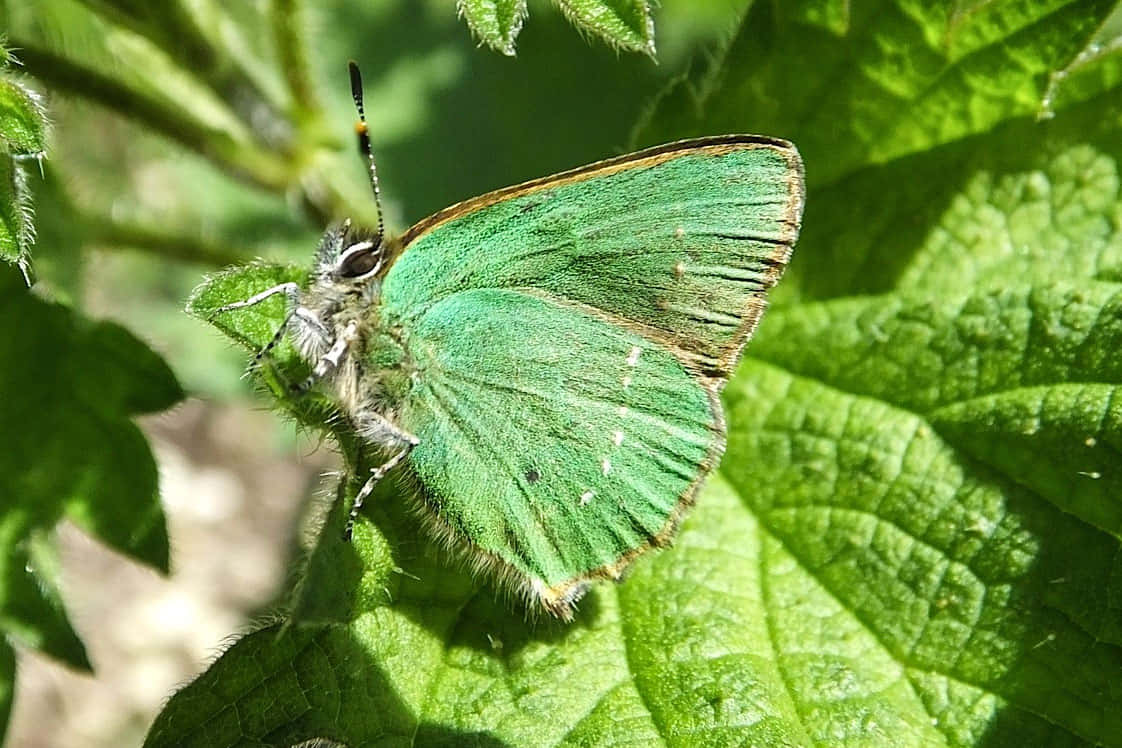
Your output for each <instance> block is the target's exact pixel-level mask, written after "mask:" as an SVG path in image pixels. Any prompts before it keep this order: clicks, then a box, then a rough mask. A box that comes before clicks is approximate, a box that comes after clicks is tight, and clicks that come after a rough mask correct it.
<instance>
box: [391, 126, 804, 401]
mask: <svg viewBox="0 0 1122 748" xmlns="http://www.w3.org/2000/svg"><path fill="white" fill-rule="evenodd" d="M749 148H770V149H773V150H775V151H778V152H780V153H782V154H783V155H784V156H785V157H786V159H787V162H788V164H789V165H790V169H789V171H788V177H787V178H788V195H789V201H788V203H787V206H786V209H785V211H784V224H785V229H786V230H785V235H784V238H783V239H782V240H781V241H779V242H778V243H776V245H775V248H774V250H773V251H772V252H771V255H770V256H769V258H768V259H769V261H770V264H771V267H772V268H773V272H772V273H771V274H770V275H769V277H768V279H767V288H766V289H764V292H765V293H766V290H767V289H770V288H771V287H772V286H774V285H775V283H776V282H777V281H778V280H779V277H780V275H782V273H783V270H784V268H786V266H787V262H788V261H789V260H790V258H791V251H792V249H793V247H794V245H795V240H796V239H797V238H798V235H799V228H800V227H801V223H802V214H803V204H804V203H805V201H806V183H805V178H804V169H803V162H802V158H801V157H800V156H799V152H798V150H797V149H796V148H795V146H794V144H793V143H791V142H789V141H787V140H783V139H781V138H773V137H769V136H767V135H714V136H709V137H704V138H691V139H688V140H678V141H674V142H672V143H665V144H663V145H659V146H655V147H653V148H647V149H645V150H642V151H636V152H635V153H628V154H624V155H622V156H616V157H614V158H609V159H605V160H603V161H596V162H594V163H591V164H587V165H585V166H581V167H578V168H576V169H570V170H569V171H563V172H560V173H557V174H552V175H550V176H547V177H541V178H538V179H533V180H530V181H529V182H523V183H521V184H516V185H513V186H511V187H504V188H502V189H499V190H495V191H493V192H488V193H486V194H483V195H480V196H478V197H473V198H470V199H468V200H464V201H462V202H459V203H456V204H454V205H450V206H449V207H447V208H444V209H443V210H440V211H438V212H436V213H433V214H432V215H431V216H429V217H428V218H424V219H422V220H420V221H418V222H417V223H415V224H413V226H411V227H410V228H409V229H408V230H406V232H405V233H404V234H402V235H401V237H400V238H399V239H398V240H397V241H396V242H394V244H393V245H391V248H390V253H391V255H392V257H391V259H390V261H389V262H388V263H386V266H385V268H384V269H383V271H382V273H383V274H384V273H387V272H389V269H390V267H392V265H393V263H394V261H395V260H396V259H397V258H398V257H399V256H400V255H401V253H402V252H404V251H405V250H406V249H407V248H408V247H409V245H410V244H411V243H412V242H414V241H416V240H417V239H418V238H420V237H421V236H423V235H425V234H426V233H428V232H429V231H432V230H433V229H435V228H436V227H438V226H440V225H441V224H443V223H446V222H448V221H451V220H454V219H456V218H458V217H459V216H462V215H465V214H467V213H471V212H473V211H476V210H480V209H482V208H486V207H489V206H491V205H495V204H496V203H499V202H502V201H504V200H509V199H511V198H515V197H521V196H523V195H527V194H530V193H532V192H534V191H536V190H540V189H548V188H552V187H556V186H558V185H562V184H566V183H571V182H580V181H583V180H585V179H591V178H592V177H596V176H605V175H607V174H612V173H615V172H619V171H623V170H624V169H631V168H635V167H649V166H655V165H657V164H659V163H662V162H665V161H670V160H672V159H674V158H675V157H676V156H678V155H681V154H683V153H685V152H696V151H699V150H705V151H708V152H710V153H713V154H720V153H727V152H730V151H735V150H740V149H749ZM766 305H767V302H766V300H765V299H764V296H763V293H761V294H760V295H758V296H753V297H750V298H749V299H748V300H747V303H746V304H745V307H744V308H743V309H740V310H738V311H739V313H740V314H741V316H742V317H743V320H744V321H743V323H742V324H741V325H740V327H739V328H738V329H737V330H736V332H735V333H734V334H733V336H732V339H731V340H730V341H729V343H728V344H727V345H726V346H724V347H723V348H722V349H721V350H720V351H719V357H718V365H717V366H716V367H715V368H710V367H705V370H700V369H699V368H698V367H697V366H696V363H695V362H692V361H686V360H683V363H684V364H686V365H687V366H688V367H689V368H690V369H691V370H693V371H695V373H697V374H698V375H699V376H701V377H702V378H705V379H715V380H717V381H719V382H721V383H722V384H723V381H724V380H726V379H727V378H728V377H729V376H730V375H731V373H732V369H733V367H734V366H735V365H736V362H737V359H739V358H740V352H741V350H742V349H743V348H744V345H745V344H746V343H747V342H748V340H749V339H750V338H751V337H752V333H753V332H755V329H756V325H757V324H758V323H759V320H760V317H761V316H762V315H763V312H764V309H765V308H766Z"/></svg>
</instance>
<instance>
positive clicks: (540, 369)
mask: <svg viewBox="0 0 1122 748" xmlns="http://www.w3.org/2000/svg"><path fill="white" fill-rule="evenodd" d="M802 201H803V180H802V165H801V162H800V160H799V157H798V153H797V152H796V151H795V149H794V147H793V146H791V145H790V144H788V143H786V142H784V141H777V140H771V139H766V138H758V137H750V136H729V137H724V138H709V139H703V140H694V141H683V142H681V143H676V144H671V145H668V146H662V147H660V148H655V149H651V150H648V151H643V152H640V153H637V154H632V155H630V156H625V157H622V158H619V159H614V160H610V161H605V162H601V163H599V164H594V165H592V166H589V167H586V168H584V169H578V170H575V171H573V172H567V173H565V174H561V175H557V176H554V177H549V178H546V179H543V180H538V181H536V182H531V183H528V184H525V185H520V186H518V187H514V188H510V189H507V190H500V191H499V192H495V193H491V194H489V195H485V196H483V197H480V198H476V199H475V200H471V201H468V202H466V203H462V204H460V205H458V206H453V207H452V208H450V209H448V210H446V211H442V212H441V213H438V214H436V215H435V216H433V217H431V218H429V219H426V220H425V221H422V222H421V223H420V224H418V225H417V226H415V227H414V228H413V229H410V231H409V232H407V234H406V235H405V237H404V250H403V252H402V254H401V255H400V257H399V258H398V259H397V260H396V262H395V263H394V264H393V266H392V267H391V268H390V270H389V272H388V273H387V275H386V277H385V278H384V281H383V287H382V298H381V304H380V307H379V314H380V315H381V322H382V324H383V325H385V326H387V327H389V328H391V329H396V330H400V331H401V332H400V334H401V337H402V340H403V342H404V343H405V346H406V351H407V357H408V358H409V359H410V361H411V364H410V365H411V366H412V367H414V371H415V372H416V376H415V378H414V385H413V389H412V391H411V392H410V393H409V395H408V397H407V398H406V401H405V403H404V404H403V407H402V412H401V415H400V423H401V426H402V427H403V428H405V429H407V430H409V431H411V432H412V433H414V434H415V435H416V436H418V438H419V439H420V444H419V445H418V446H417V447H416V448H415V449H414V450H413V452H412V454H411V456H410V463H411V465H412V468H413V472H414V473H415V475H416V477H417V478H418V480H419V482H420V484H421V486H420V487H421V489H422V490H421V492H420V495H421V496H422V499H423V501H424V503H425V507H426V508H427V514H428V516H429V517H430V518H431V520H432V524H433V525H434V527H436V528H437V529H438V530H439V531H440V532H442V533H443V534H444V535H445V536H446V537H448V538H449V539H451V540H454V541H456V542H457V543H459V544H461V545H466V546H468V547H469V548H470V550H471V552H472V554H473V558H475V559H476V560H477V561H478V562H480V563H481V564H483V565H485V566H492V567H494V568H495V569H496V570H497V571H498V572H499V573H500V574H501V575H505V576H506V577H507V578H508V579H509V580H510V581H512V582H513V583H514V584H515V586H517V587H518V588H520V589H521V590H523V591H525V592H527V593H529V594H530V595H531V596H532V597H534V598H536V599H538V600H539V601H541V602H542V603H543V604H544V605H545V606H546V607H547V608H549V609H550V610H552V611H553V612H554V613H557V614H559V615H563V616H565V615H568V614H569V612H570V609H571V605H572V603H573V602H574V601H575V600H576V599H577V598H579V597H580V595H581V594H582V593H583V591H584V589H585V588H586V587H587V582H588V581H589V580H591V579H596V578H603V577H618V575H619V572H620V571H621V570H622V568H623V567H624V566H626V564H627V563H628V562H629V561H630V560H631V559H632V558H633V557H634V556H635V555H637V554H638V553H640V552H642V551H643V550H645V549H646V548H648V547H650V546H651V545H657V544H659V543H662V542H664V541H666V540H668V539H669V537H670V536H671V535H672V534H673V532H674V529H675V527H676V524H677V522H678V520H679V518H680V516H681V513H682V511H683V510H684V507H686V506H688V504H689V503H690V501H691V500H692V498H693V495H694V494H695V493H696V490H697V488H698V486H699V485H700V481H701V480H702V479H703V478H704V476H705V475H706V474H707V473H708V471H709V470H711V469H712V468H713V466H714V465H715V464H716V461H717V459H719V455H720V451H721V449H722V448H723V437H724V425H723V420H722V414H721V407H720V402H719V400H718V397H717V395H718V392H719V389H720V387H721V386H722V385H723V383H724V381H725V380H726V379H727V377H728V376H729V374H730V372H731V370H732V368H733V366H734V365H735V363H736V359H737V357H738V356H739V351H740V348H741V347H742V345H743V344H744V342H745V341H746V340H747V338H748V337H749V336H750V335H751V332H752V330H753V329H754V328H755V325H756V322H757V320H758V319H759V316H760V314H761V313H762V311H763V308H764V305H765V300H764V295H765V293H766V291H767V290H768V289H769V288H770V287H771V286H772V285H774V283H775V282H776V280H777V279H778V277H779V275H780V273H781V272H782V270H783V268H784V266H785V265H786V262H787V260H788V258H789V256H790V251H791V247H792V245H793V243H794V241H795V238H796V236H797V233H798V227H799V221H800V218H801V212H802Z"/></svg>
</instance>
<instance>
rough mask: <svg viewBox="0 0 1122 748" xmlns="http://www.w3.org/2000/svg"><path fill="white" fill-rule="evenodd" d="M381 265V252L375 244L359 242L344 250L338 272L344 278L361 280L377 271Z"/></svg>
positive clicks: (337, 266)
mask: <svg viewBox="0 0 1122 748" xmlns="http://www.w3.org/2000/svg"><path fill="white" fill-rule="evenodd" d="M381 263H382V256H381V252H380V251H378V248H377V247H375V246H374V242H358V243H357V244H352V245H351V246H349V247H347V248H346V249H345V250H343V256H342V257H340V258H339V263H338V265H336V272H337V273H339V275H341V276H343V277H344V278H361V277H362V276H364V275H368V274H369V273H372V272H374V271H375V270H377V269H378V267H379V266H380V265H381Z"/></svg>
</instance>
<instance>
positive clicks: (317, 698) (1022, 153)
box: [148, 0, 1122, 746]
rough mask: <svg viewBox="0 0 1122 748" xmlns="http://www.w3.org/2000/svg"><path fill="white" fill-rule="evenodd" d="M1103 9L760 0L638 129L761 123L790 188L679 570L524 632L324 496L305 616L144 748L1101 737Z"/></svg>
mask: <svg viewBox="0 0 1122 748" xmlns="http://www.w3.org/2000/svg"><path fill="white" fill-rule="evenodd" d="M1111 11H1112V6H1111V4H1107V3H1093V2H1091V3H1062V2H1055V3H1047V4H1045V3H1033V4H1022V3H1012V2H1010V3H1003V2H999V3H990V4H986V5H982V6H978V7H973V8H969V9H967V8H965V7H959V6H954V9H953V10H952V9H951V6H938V7H936V6H932V5H931V4H921V3H910V2H906V1H905V0H895V1H893V2H880V3H868V4H863V5H857V4H851V3H844V2H840V1H839V2H815V3H801V4H788V3H774V4H772V3H768V2H758V3H756V4H755V5H754V6H753V8H752V10H751V12H750V13H749V14H748V15H747V17H746V18H745V22H744V24H743V26H742V28H741V31H740V33H739V34H738V35H737V36H736V37H735V38H734V39H733V40H732V42H731V43H730V45H729V47H728V50H727V51H726V54H725V55H724V56H723V57H722V58H721V59H720V60H719V61H718V62H716V63H715V64H714V65H713V66H712V67H711V69H710V70H708V71H707V72H706V73H704V74H701V75H698V76H695V77H694V78H693V79H692V80H688V81H683V82H681V83H679V84H678V85H677V86H675V87H674V88H672V89H670V90H669V91H668V92H667V93H666V94H665V95H664V96H663V97H662V99H661V100H660V102H659V105H658V106H657V107H655V108H654V109H653V110H652V112H651V114H650V116H649V117H648V118H647V120H646V121H645V123H644V124H643V126H642V127H641V128H640V129H639V131H638V136H637V137H638V139H639V140H640V141H641V142H642V143H643V144H646V143H651V142H656V141H661V140H667V139H672V138H676V137H682V136H686V135H694V134H701V133H702V132H707V133H708V132H720V131H724V130H733V131H764V132H769V133H773V134H778V135H783V136H785V137H790V138H791V139H792V140H794V141H795V142H797V143H798V144H799V145H800V146H801V148H802V150H803V155H804V158H805V160H806V163H807V171H808V181H809V183H810V190H809V194H808V200H807V212H806V219H805V229H804V237H803V239H802V241H801V242H800V246H799V248H798V249H797V250H796V252H795V260H794V263H793V266H792V269H791V273H790V274H789V276H788V277H787V278H786V279H785V280H784V282H783V284H781V287H780V289H779V294H778V297H779V298H778V299H777V303H776V305H775V308H774V309H773V310H772V311H771V312H770V313H769V316H768V317H767V318H766V319H765V321H764V324H763V326H762V328H761V331H760V333H759V334H758V336H757V339H756V340H755V341H753V342H752V343H751V344H750V345H749V348H748V358H747V359H746V360H745V361H744V363H743V365H742V366H741V369H740V371H739V373H738V375H737V377H736V378H735V379H734V380H733V382H732V383H731V384H730V385H729V387H728V388H727V390H726V392H725V402H726V407H727V409H728V419H729V423H730V435H729V447H728V452H727V454H726V456H725V459H724V461H723V462H722V464H721V468H720V471H719V475H718V476H717V477H715V478H714V479H713V480H711V481H710V484H709V486H708V487H707V489H706V490H705V491H704V492H703V494H702V496H701V498H700V500H699V504H698V507H697V509H696V510H695V511H694V513H693V514H692V515H691V516H690V518H689V519H688V520H687V522H686V524H685V526H684V528H683V532H682V534H681V537H680V539H679V542H678V543H677V545H676V547H675V548H674V549H673V550H671V551H667V552H664V553H661V554H658V555H656V556H653V557H651V558H647V559H643V560H641V561H640V562H638V564H637V568H636V570H635V572H634V573H633V574H632V575H631V577H630V578H629V579H628V580H627V581H626V582H625V583H624V584H622V585H620V586H618V587H613V586H601V587H600V588H598V589H597V590H596V591H595V593H593V594H592V595H591V596H590V598H589V599H588V600H587V601H586V604H585V606H584V607H583V608H582V610H581V614H580V615H579V616H578V619H577V621H576V623H575V624H574V625H572V626H568V627H565V626H560V625H557V624H555V623H552V622H536V623H535V622H529V623H527V622H525V621H523V620H522V619H521V617H520V614H519V613H517V612H515V613H512V612H511V609H510V606H509V605H508V604H506V603H503V602H501V601H496V600H495V593H494V591H493V590H492V589H491V588H490V586H489V585H487V584H485V583H483V582H481V581H480V580H473V579H472V578H470V577H469V576H467V575H465V574H463V573H462V572H460V571H457V570H456V569H455V568H449V567H448V565H447V563H448V562H447V560H446V559H445V558H444V557H443V555H442V554H441V553H440V552H439V551H438V550H436V549H433V548H431V547H429V546H428V545H426V544H425V543H423V542H420V541H418V539H417V536H416V528H415V521H414V520H413V519H412V518H411V517H409V516H408V514H407V513H406V512H405V510H404V509H403V508H402V505H401V502H400V500H395V497H394V495H393V493H392V492H391V491H389V490H388V489H387V490H386V491H385V492H384V493H383V495H382V496H380V497H378V499H377V500H375V501H372V502H371V504H370V505H369V506H371V509H370V512H369V517H370V520H371V521H370V522H369V523H366V522H364V523H362V524H361V525H360V526H359V528H358V529H357V532H356V537H355V541H354V543H353V544H351V545H347V544H343V543H340V542H339V541H338V540H337V537H338V529H339V526H340V524H341V521H342V518H341V516H340V507H339V506H338V505H337V506H336V509H335V513H334V514H333V515H332V516H331V517H330V518H329V519H328V522H327V525H326V527H325V530H324V533H323V536H322V540H321V542H320V544H319V545H318V547H317V548H316V549H315V551H314V553H313V555H312V556H311V558H310V560H309V563H308V567H307V576H306V577H305V578H304V580H303V583H302V585H301V587H300V590H299V591H298V594H297V595H296V597H295V599H294V601H293V609H294V610H295V611H296V620H297V621H304V622H305V625H299V624H297V625H296V626H294V627H292V628H290V629H288V630H282V629H276V628H274V629H265V630H263V631H259V632H257V633H255V634H252V635H250V636H248V637H246V638H244V639H242V640H241V641H239V642H238V643H237V644H236V645H235V646H234V647H232V648H231V649H230V651H228V652H227V653H226V654H225V655H224V656H223V657H222V658H221V659H220V660H219V661H218V662H217V663H216V664H215V665H214V666H213V667H212V668H211V670H210V671H209V672H208V673H207V674H206V675H205V676H204V677H203V678H202V679H200V680H199V681H198V682H196V683H195V684H192V685H191V686H190V687H188V688H187V689H185V690H184V691H183V692H181V693H180V694H179V695H178V696H177V697H176V698H175V699H173V700H172V702H171V703H170V704H169V706H168V708H167V709H166V710H165V712H164V714H163V715H162V716H161V718H160V719H159V720H158V721H157V724H156V725H155V726H154V727H153V730H152V732H151V734H150V736H149V741H148V744H149V745H152V746H162V745H214V744H231V745H232V744H242V743H247V744H248V743H249V742H252V741H255V740H260V741H264V742H271V743H279V744H289V743H294V742H297V741H298V740H300V739H306V738H311V737H315V736H326V737H331V738H333V739H337V740H343V741H345V742H347V743H349V744H361V743H364V742H386V743H391V742H401V743H407V742H409V743H414V744H416V743H420V744H445V743H446V744H463V743H475V744H484V745H591V744H595V745H601V744H622V743H635V744H659V743H665V744H674V745H726V744H728V745H731V744H742V743H746V742H751V743H754V744H761V745H774V744H797V745H811V744H820V745H841V744H844V745H851V744H852V745H978V744H987V745H1091V744H1106V745H1122V719H1120V718H1119V715H1120V714H1122V709H1120V708H1119V706H1120V705H1119V703H1118V694H1119V693H1122V625H1120V624H1119V621H1122V616H1120V615H1119V614H1120V612H1122V611H1120V609H1119V602H1118V601H1119V600H1120V599H1122V596H1120V593H1122V589H1120V588H1119V575H1118V561H1117V559H1118V557H1119V551H1120V548H1119V537H1120V531H1122V523H1120V520H1122V514H1120V512H1119V509H1118V507H1117V503H1118V502H1117V496H1118V494H1119V488H1120V485H1122V473H1120V472H1119V467H1120V465H1122V461H1120V451H1122V407H1120V406H1119V405H1118V403H1117V401H1116V398H1115V397H1114V394H1115V392H1116V390H1117V388H1118V387H1119V385H1120V384H1122V368H1120V367H1119V363H1118V360H1117V359H1118V356H1117V351H1118V350H1119V347H1120V343H1122V265H1120V260H1122V233H1120V232H1122V201H1120V199H1119V185H1120V180H1119V162H1120V160H1122V145H1120V144H1122V138H1120V137H1119V136H1120V135H1122V133H1120V129H1122V105H1120V104H1119V97H1118V93H1119V86H1120V85H1122V79H1120V78H1119V76H1118V75H1116V73H1115V71H1116V70H1117V69H1118V66H1119V63H1118V59H1119V58H1118V56H1117V53H1114V54H1109V53H1104V52H1102V50H1101V48H1095V46H1094V45H1097V44H1102V43H1103V37H1102V33H1103V31H1102V29H1103V28H1108V27H1109V23H1111V20H1110V19H1108V14H1109V13H1110V12H1111ZM1104 24H1106V25H1104ZM1116 48H1117V45H1115V49H1116ZM808 50H813V53H810V52H808ZM1061 73H1062V74H1061ZM1068 81H1071V82H1072V84H1071V85H1072V86H1073V88H1068V84H1067V82H1068ZM252 288H259V286H256V285H253V286H251V289H252ZM251 289H245V290H251ZM243 297H244V296H243ZM226 300H233V297H229V298H228V297H225V296H223V295H222V293H221V292H216V293H215V296H214V298H213V300H212V302H211V303H213V304H220V303H223V302H224V301H226ZM344 438H345V436H344ZM343 489H345V490H342V491H341V492H343V493H351V494H353V492H354V490H355V489H356V486H354V485H350V486H345V487H343ZM313 622H314V623H313ZM313 684H315V685H313ZM254 704H268V705H269V709H268V710H267V711H265V710H262V709H255V708H254V706H253V705H254ZM239 715H240V716H239ZM245 715H252V718H251V719H246V718H245Z"/></svg>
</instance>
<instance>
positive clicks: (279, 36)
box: [272, 0, 321, 130]
mask: <svg viewBox="0 0 1122 748" xmlns="http://www.w3.org/2000/svg"><path fill="white" fill-rule="evenodd" d="M272 9H273V10H272V20H273V38H274V39H275V41H276V47H277V54H278V55H279V56H280V66H281V69H282V70H283V71H284V74H285V80H286V81H287V82H288V89H289V91H290V92H291V94H292V101H293V105H294V107H293V108H294V110H295V111H294V114H295V117H296V120H297V123H298V124H299V125H300V126H301V127H300V129H301V130H307V129H309V127H308V125H312V124H316V123H318V121H319V120H320V111H321V108H320V105H319V102H318V101H317V99H316V93H315V86H314V85H313V84H312V78H311V75H310V72H309V69H310V66H309V64H308V50H307V48H306V47H305V45H304V38H303V35H302V33H301V29H302V28H303V26H302V24H301V23H300V20H301V16H302V14H303V12H304V9H303V6H302V5H301V3H300V0H273V3H272Z"/></svg>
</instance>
